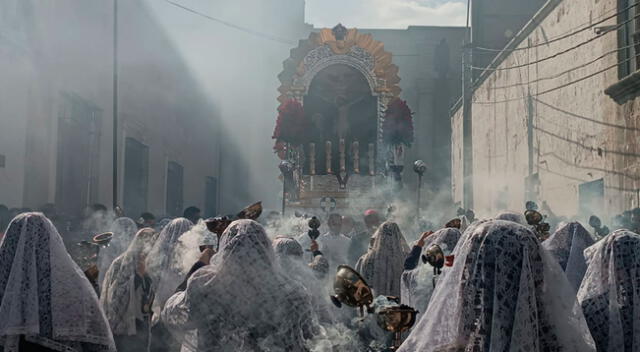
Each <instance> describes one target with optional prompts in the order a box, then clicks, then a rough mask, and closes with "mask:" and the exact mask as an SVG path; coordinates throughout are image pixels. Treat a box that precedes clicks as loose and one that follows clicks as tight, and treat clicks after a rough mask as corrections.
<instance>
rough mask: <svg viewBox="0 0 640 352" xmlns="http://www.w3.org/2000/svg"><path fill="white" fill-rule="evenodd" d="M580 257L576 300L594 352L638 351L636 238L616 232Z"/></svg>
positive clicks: (639, 251)
mask: <svg viewBox="0 0 640 352" xmlns="http://www.w3.org/2000/svg"><path fill="white" fill-rule="evenodd" d="M584 253H585V256H586V258H587V263H588V267H587V272H586V273H585V275H584V279H583V280H582V285H581V286H580V290H579V291H578V300H579V301H580V304H581V306H582V310H583V312H584V316H585V318H586V319H587V324H588V325H589V329H590V330H591V335H592V336H593V339H594V340H595V342H596V346H597V347H598V351H608V352H613V351H616V352H632V351H640V235H638V234H636V233H633V232H631V231H628V230H617V231H614V232H613V233H611V234H609V235H608V236H606V237H604V238H603V239H601V240H600V241H598V242H597V243H596V244H594V245H593V246H591V247H589V248H587V249H586V250H585V251H584Z"/></svg>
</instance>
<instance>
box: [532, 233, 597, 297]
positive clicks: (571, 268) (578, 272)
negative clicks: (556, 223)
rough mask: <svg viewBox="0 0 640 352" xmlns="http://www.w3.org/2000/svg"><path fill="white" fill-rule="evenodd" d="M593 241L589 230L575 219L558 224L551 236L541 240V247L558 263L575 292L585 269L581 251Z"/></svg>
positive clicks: (584, 260)
mask: <svg viewBox="0 0 640 352" xmlns="http://www.w3.org/2000/svg"><path fill="white" fill-rule="evenodd" d="M594 243H595V241H594V240H593V237H591V234H590V233H589V231H587V229H585V228H584V227H583V226H582V225H581V224H580V223H579V222H577V221H574V222H570V223H567V224H564V225H562V226H560V227H559V228H558V229H557V230H556V232H554V233H553V235H551V237H549V238H547V239H546V240H545V241H544V242H542V247H544V248H545V249H546V250H548V251H549V252H550V253H551V255H552V256H553V257H554V258H556V260H557V261H558V263H560V267H562V270H564V272H565V274H567V278H569V282H570V283H571V286H573V288H574V289H575V290H576V292H578V289H579V288H580V283H581V282H582V278H583V277H584V273H585V271H587V261H586V259H585V258H584V254H583V252H584V250H585V249H587V248H588V247H590V246H591V245H593V244H594Z"/></svg>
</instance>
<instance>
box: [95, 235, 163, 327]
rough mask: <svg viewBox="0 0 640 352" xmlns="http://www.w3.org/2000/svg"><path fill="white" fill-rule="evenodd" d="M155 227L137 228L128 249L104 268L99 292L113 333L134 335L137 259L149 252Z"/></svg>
mask: <svg viewBox="0 0 640 352" xmlns="http://www.w3.org/2000/svg"><path fill="white" fill-rule="evenodd" d="M153 234H154V230H153V229H150V228H144V229H141V230H140V231H138V233H137V234H136V235H135V238H134V239H133V241H132V242H131V244H130V245H129V248H128V249H127V250H126V251H125V252H124V253H123V254H121V255H120V256H119V257H118V258H116V259H115V260H114V261H113V264H111V266H110V267H109V270H107V273H106V275H105V279H104V281H103V285H102V292H101V294H100V304H101V305H102V309H103V310H104V313H105V315H106V316H107V320H108V321H109V325H110V326H111V331H112V332H113V334H114V335H135V334H136V332H137V331H136V315H137V312H136V311H135V310H134V309H135V308H136V305H135V303H134V300H135V299H139V297H135V275H136V267H137V264H138V260H140V259H141V256H142V258H144V255H145V254H146V253H147V252H148V251H149V249H150V248H149V247H150V244H151V243H150V241H151V239H152V238H153Z"/></svg>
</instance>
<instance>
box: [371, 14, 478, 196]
mask: <svg viewBox="0 0 640 352" xmlns="http://www.w3.org/2000/svg"><path fill="white" fill-rule="evenodd" d="M359 31H361V32H364V33H371V35H373V37H374V39H376V40H379V41H381V42H383V43H384V47H385V50H387V51H389V52H390V53H391V54H393V63H394V64H395V65H397V66H398V68H399V72H398V75H399V76H400V79H401V80H400V88H402V93H401V98H402V99H404V100H406V101H407V103H408V104H409V106H410V107H411V109H412V110H413V112H414V115H413V119H414V130H415V143H414V144H413V146H412V147H411V148H409V149H407V152H406V153H405V165H406V166H405V171H404V173H403V179H404V180H405V181H406V183H407V186H408V187H409V189H411V190H414V189H415V187H416V183H417V180H416V179H417V176H416V174H415V173H414V172H413V169H412V167H413V162H414V161H415V160H417V159H422V160H423V161H425V162H426V163H427V165H428V166H429V170H428V171H427V172H426V174H425V178H424V182H425V184H427V185H428V186H430V187H431V190H432V191H433V192H438V191H439V190H440V189H446V188H447V186H448V185H449V182H450V179H449V172H448V170H450V165H449V163H450V160H451V158H450V135H451V130H450V124H449V116H448V111H449V108H450V107H451V106H452V105H453V103H454V102H455V101H456V100H457V99H458V98H459V97H460V95H461V85H460V82H461V71H462V61H461V60H462V43H463V40H464V33H465V29H464V28H462V27H430V26H410V27H409V28H407V29H406V30H392V29H378V30H376V29H359ZM443 39H444V40H445V41H446V43H447V45H448V47H449V53H448V57H449V62H448V73H447V74H446V76H445V77H444V79H440V73H441V72H439V70H441V69H442V68H441V67H438V64H436V62H435V61H436V56H437V55H438V54H437V50H438V45H439V44H440V42H441V40H443Z"/></svg>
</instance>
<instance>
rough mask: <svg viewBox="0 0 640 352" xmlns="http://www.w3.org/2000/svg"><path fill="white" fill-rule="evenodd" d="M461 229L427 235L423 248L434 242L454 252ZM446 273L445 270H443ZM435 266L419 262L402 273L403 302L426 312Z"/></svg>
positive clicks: (446, 229) (443, 230)
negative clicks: (411, 268) (413, 267)
mask: <svg viewBox="0 0 640 352" xmlns="http://www.w3.org/2000/svg"><path fill="white" fill-rule="evenodd" d="M460 236H461V234H460V231H459V230H458V229H455V228H444V229H440V230H438V231H436V232H435V233H434V234H432V235H431V236H429V237H427V240H426V241H425V244H424V246H423V247H422V248H423V250H424V249H427V248H429V246H431V245H432V244H437V245H439V246H440V247H442V249H443V250H444V251H447V252H452V251H453V250H454V248H455V247H456V244H457V243H458V239H460ZM446 270H447V269H445V270H444V271H446ZM443 274H444V272H443ZM434 277H435V276H434V273H433V267H432V266H431V265H430V264H428V263H427V264H422V262H419V263H418V266H417V267H416V268H415V269H413V270H406V271H405V272H403V273H402V281H401V296H400V297H401V302H402V304H406V305H408V306H410V307H413V308H415V309H417V310H418V311H419V312H420V313H424V312H425V311H426V309H427V305H428V304H429V300H430V299H431V293H432V292H433V279H434Z"/></svg>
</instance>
